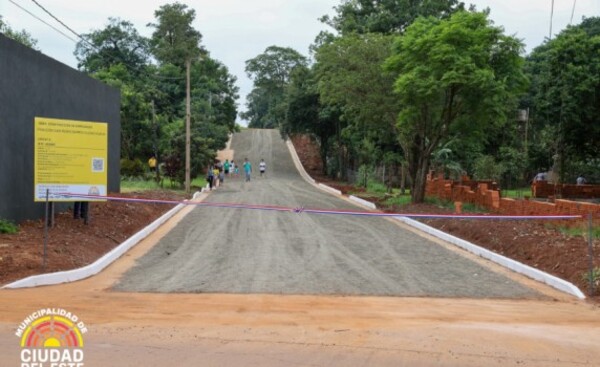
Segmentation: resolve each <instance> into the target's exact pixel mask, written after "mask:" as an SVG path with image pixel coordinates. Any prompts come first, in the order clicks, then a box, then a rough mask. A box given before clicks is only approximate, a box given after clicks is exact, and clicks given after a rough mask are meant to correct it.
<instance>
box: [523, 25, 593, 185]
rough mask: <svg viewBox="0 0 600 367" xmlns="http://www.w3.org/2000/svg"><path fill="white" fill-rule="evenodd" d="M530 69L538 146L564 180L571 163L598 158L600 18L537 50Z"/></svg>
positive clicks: (530, 59)
mask: <svg viewBox="0 0 600 367" xmlns="http://www.w3.org/2000/svg"><path fill="white" fill-rule="evenodd" d="M527 70H528V74H529V75H530V77H531V80H532V87H531V92H530V97H531V101H532V111H531V115H532V118H533V120H534V123H535V126H536V129H535V130H537V131H538V132H537V133H536V140H535V145H536V146H537V147H538V152H539V154H541V155H544V156H546V157H547V160H550V157H552V156H554V157H555V158H556V159H555V162H554V164H555V167H554V169H555V170H557V171H559V173H560V179H561V181H564V180H565V175H566V173H567V172H566V170H565V169H566V168H568V166H569V165H570V164H573V163H576V162H577V161H582V160H589V159H594V158H598V157H600V145H599V144H598V141H599V140H600V18H598V17H597V18H588V19H585V20H584V21H583V22H582V23H581V24H580V25H578V26H570V27H567V29H565V30H564V31H562V32H561V33H560V34H559V35H558V36H557V37H556V38H554V39H552V40H549V41H547V42H546V43H544V44H542V45H541V46H539V47H537V48H536V49H534V50H533V52H532V53H531V55H530V57H529V58H528V62H527ZM542 131H546V133H545V134H541V132H542ZM544 136H546V137H547V138H548V139H546V141H545V142H544V141H543V140H541V138H542V137H544ZM534 152H535V149H534ZM535 158H537V159H538V160H539V159H540V158H539V157H535V156H534V159H535ZM576 166H578V165H576ZM571 174H573V175H577V174H580V172H572V173H571Z"/></svg>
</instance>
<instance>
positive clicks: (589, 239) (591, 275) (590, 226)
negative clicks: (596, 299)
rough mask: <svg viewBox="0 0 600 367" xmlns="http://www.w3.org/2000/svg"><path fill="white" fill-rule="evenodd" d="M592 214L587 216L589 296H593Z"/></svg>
mask: <svg viewBox="0 0 600 367" xmlns="http://www.w3.org/2000/svg"><path fill="white" fill-rule="evenodd" d="M592 235H593V226H592V213H589V214H588V257H589V268H590V269H589V277H590V296H593V295H594V241H593V238H592Z"/></svg>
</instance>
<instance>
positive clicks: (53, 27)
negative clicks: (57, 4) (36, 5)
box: [8, 0, 77, 42]
mask: <svg viewBox="0 0 600 367" xmlns="http://www.w3.org/2000/svg"><path fill="white" fill-rule="evenodd" d="M8 1H10V2H11V3H12V4H13V5H14V6H16V7H17V8H19V9H21V10H23V11H24V12H26V13H27V14H29V15H31V16H32V17H34V18H35V19H37V20H39V21H40V22H42V23H44V24H45V25H47V26H48V27H50V28H52V29H54V30H55V31H57V32H58V33H60V34H62V35H63V36H64V37H65V38H68V39H69V40H71V41H72V42H77V41H75V40H74V39H73V38H71V36H68V35H67V34H65V33H64V32H63V31H61V30H60V29H58V28H56V27H55V26H53V25H52V24H50V23H48V22H46V21H45V20H43V19H42V18H40V17H38V16H37V15H35V14H33V13H32V12H30V11H29V10H27V9H25V8H24V7H22V6H21V5H19V4H17V3H15V2H14V1H13V0H8Z"/></svg>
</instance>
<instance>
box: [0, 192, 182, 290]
mask: <svg viewBox="0 0 600 367" xmlns="http://www.w3.org/2000/svg"><path fill="white" fill-rule="evenodd" d="M117 195H118V196H122V197H128V198H138V197H143V198H149V199H160V200H183V199H184V198H185V197H184V195H183V194H177V193H175V192H173V191H144V192H137V193H136V192H132V193H127V194H117ZM90 207H91V212H90V213H91V214H90V223H89V224H88V225H85V224H84V223H83V220H81V219H74V218H73V213H72V211H68V212H64V213H56V216H55V226H54V228H51V229H50V230H49V237H48V249H47V251H48V252H47V254H48V258H47V265H46V269H43V268H42V254H43V243H44V221H43V220H36V221H25V222H23V223H20V224H19V232H18V233H16V234H0V285H1V284H6V283H9V282H11V281H14V280H17V279H22V278H25V277H27V276H30V275H36V274H41V273H49V272H55V271H62V270H70V269H75V268H79V267H82V266H85V265H88V264H90V263H92V262H94V261H96V260H97V259H98V258H100V257H101V256H102V255H104V254H105V253H107V252H108V251H110V250H112V249H113V248H114V247H116V246H117V245H119V244H120V243H122V242H123V241H125V240H126V239H128V238H129V237H130V236H132V235H133V234H134V233H136V232H138V231H139V230H141V229H142V228H144V227H145V226H147V225H148V224H150V223H152V221H154V220H155V219H156V218H158V217H160V216H161V215H162V214H164V213H165V212H167V211H169V210H170V209H172V208H173V205H168V204H139V203H135V204H132V203H125V202H116V201H108V202H103V203H91V205H90Z"/></svg>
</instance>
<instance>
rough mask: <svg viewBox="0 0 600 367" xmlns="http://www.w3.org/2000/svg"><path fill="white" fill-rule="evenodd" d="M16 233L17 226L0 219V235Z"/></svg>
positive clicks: (17, 230)
mask: <svg viewBox="0 0 600 367" xmlns="http://www.w3.org/2000/svg"><path fill="white" fill-rule="evenodd" d="M17 232H19V227H17V225H15V224H14V223H13V222H11V221H9V220H6V219H0V233H8V234H13V233H17Z"/></svg>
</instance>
